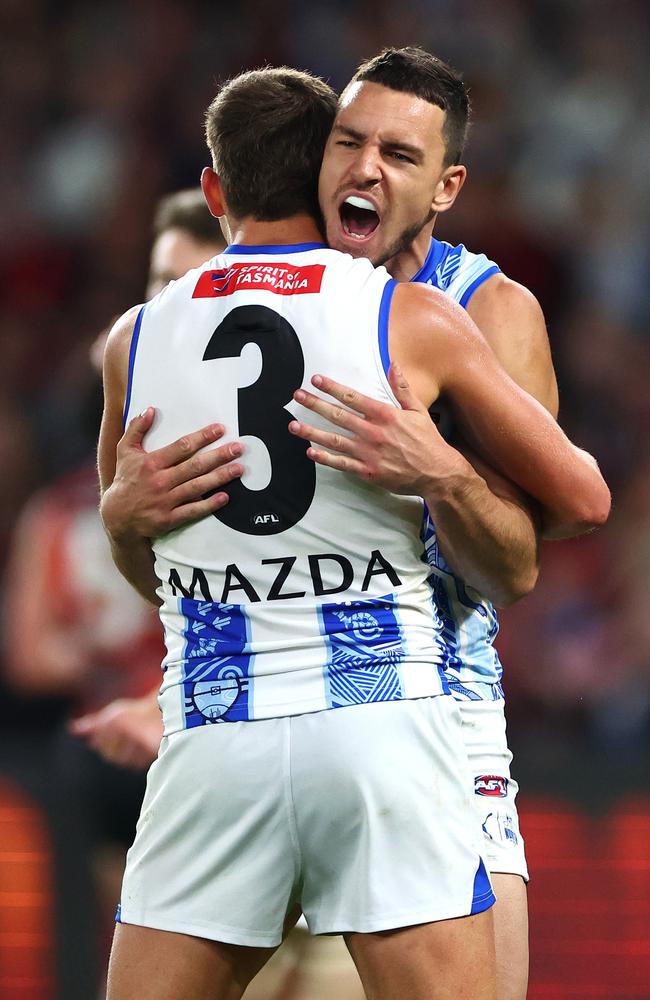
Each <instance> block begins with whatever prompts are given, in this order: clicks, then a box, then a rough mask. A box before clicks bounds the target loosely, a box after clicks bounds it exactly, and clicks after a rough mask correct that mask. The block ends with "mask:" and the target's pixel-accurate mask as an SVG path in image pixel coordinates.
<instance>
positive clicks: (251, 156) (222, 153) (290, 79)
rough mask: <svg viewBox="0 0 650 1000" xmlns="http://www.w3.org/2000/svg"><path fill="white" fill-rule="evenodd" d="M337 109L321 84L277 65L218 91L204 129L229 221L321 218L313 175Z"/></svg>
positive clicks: (328, 90) (329, 91) (331, 94)
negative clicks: (302, 215)
mask: <svg viewBox="0 0 650 1000" xmlns="http://www.w3.org/2000/svg"><path fill="white" fill-rule="evenodd" d="M336 106H337V96H336V94H335V93H334V91H333V90H332V89H331V87H329V86H328V85H327V84H326V83H325V82H324V81H323V80H321V79H319V78H318V77H315V76H311V74H309V73H302V72H299V71H298V70H295V69H288V68H287V67H284V66H283V67H281V68H273V69H271V68H266V69H256V70H251V71H250V72H248V73H242V74H241V75H240V76H236V77H234V79H232V80H229V81H228V83H226V84H225V85H224V86H223V87H222V88H221V90H220V91H219V93H218V94H217V96H216V97H215V99H214V100H213V102H212V104H211V105H210V107H209V108H208V110H207V113H206V125H205V131H206V137H207V140H208V146H209V147H210V152H211V153H212V160H213V163H214V169H215V170H216V172H217V174H218V175H219V179H220V180H221V184H222V187H223V191H224V195H225V198H226V201H227V203H228V208H229V209H230V211H231V212H232V213H233V215H234V216H235V217H237V218H244V217H246V216H252V217H254V218H256V219H259V220H260V221H264V222H273V221H276V220H278V219H285V218H289V217H290V216H292V215H297V214H299V213H302V212H307V213H309V214H310V215H311V216H312V217H313V218H315V219H317V220H318V219H320V210H319V208H318V174H319V171H320V165H321V160H322V158H323V152H324V150H325V143H326V142H327V137H328V136H329V133H330V131H331V128H332V124H333V122H334V117H335V115H336Z"/></svg>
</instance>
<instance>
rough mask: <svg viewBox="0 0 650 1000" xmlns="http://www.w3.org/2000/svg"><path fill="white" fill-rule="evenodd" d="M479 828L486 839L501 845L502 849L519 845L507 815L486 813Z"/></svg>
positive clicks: (512, 824)
mask: <svg viewBox="0 0 650 1000" xmlns="http://www.w3.org/2000/svg"><path fill="white" fill-rule="evenodd" d="M481 827H482V829H483V833H484V834H485V836H486V837H487V839H488V840H490V841H492V842H493V843H501V844H503V846H504V847H516V846H517V844H518V843H519V838H518V836H517V831H516V829H515V824H514V822H513V820H512V817H511V816H508V814H507V813H500V812H490V813H488V814H487V816H486V817H485V820H484V821H483V823H482V824H481Z"/></svg>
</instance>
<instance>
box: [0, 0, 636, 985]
mask: <svg viewBox="0 0 650 1000" xmlns="http://www.w3.org/2000/svg"><path fill="white" fill-rule="evenodd" d="M649 16H650V11H649V10H648V6H647V4H645V3H643V2H641V0H626V2H625V3H624V4H620V3H619V4H614V2H613V0H575V2H573V3H571V4H569V3H566V2H565V0H530V2H528V3H526V4H521V3H517V2H515V0H494V2H493V3H491V4H484V3H481V2H479V0H462V2H461V3H454V4H452V3H450V2H449V0H404V2H403V3H401V4H400V5H396V4H392V3H388V2H374V3H372V4H370V3H369V2H368V0H349V2H346V3H343V2H342V0H328V2H319V0H314V2H312V3H311V4H309V5H300V4H296V3H295V2H294V0H278V2H277V3H276V4H274V5H268V4H264V3H262V2H261V0H254V2H252V3H250V4H248V5H246V8H245V10H243V9H239V8H235V7H232V6H225V5H219V6H218V8H215V7H214V5H207V4H206V3H205V2H203V0H188V2H185V3H183V4H181V3H179V2H177V0H148V2H146V3H144V4H136V5H134V4H127V3H126V2H124V0H100V2H98V3H96V4H93V5H83V4H64V5H51V4H45V3H43V2H42V0H23V2H22V3H20V4H18V3H17V2H10V3H8V4H5V5H4V7H3V10H2V13H1V14H0V24H1V26H2V31H0V48H1V51H2V59H1V60H0V78H1V79H2V81H3V85H4V89H5V91H6V92H7V94H8V95H9V96H10V99H9V100H6V101H5V102H3V105H2V112H1V114H2V123H3V141H4V148H3V153H4V155H3V161H2V166H1V167H0V219H1V220H2V222H1V223H0V224H1V225H2V227H3V230H4V234H5V239H3V240H2V242H1V244H0V292H1V300H2V307H1V313H0V412H1V413H2V418H3V419H2V421H0V427H1V428H2V431H1V433H0V456H1V457H2V459H3V468H4V469H5V470H6V472H5V475H3V477H2V483H1V485H0V559H1V560H2V563H3V565H4V564H5V563H6V559H7V553H8V544H7V543H8V539H9V538H10V536H11V532H12V529H13V524H14V521H15V518H16V515H17V512H18V510H19V509H20V505H21V503H22V502H23V501H24V499H25V498H26V496H27V495H28V494H29V493H31V492H32V491H33V490H34V489H35V488H36V487H39V486H45V485H47V484H48V483H49V482H51V481H52V480H53V478H54V477H55V476H58V475H60V474H61V473H63V472H64V471H65V470H71V469H73V468H74V467H75V466H76V465H79V464H80V462H81V461H82V459H83V457H84V448H85V449H86V451H85V454H86V456H87V455H88V450H87V448H88V439H89V437H90V435H88V434H86V435H85V437H86V439H87V440H86V441H82V440H81V439H82V437H84V435H83V434H81V433H80V430H79V428H80V426H82V424H83V421H80V420H79V419H78V416H77V414H78V413H79V411H80V409H81V399H82V397H83V396H84V394H85V391H86V390H85V388H84V386H85V385H86V381H85V376H84V375H83V372H84V370H85V367H86V357H87V352H88V349H89V346H90V343H91V342H92V340H93V339H94V338H95V336H96V331H97V330H99V329H101V328H103V327H104V326H105V325H106V323H107V321H108V320H109V318H110V317H111V316H113V315H115V314H118V313H120V312H121V311H122V310H123V309H124V308H125V307H126V306H127V305H130V304H131V303H132V302H134V301H137V300H138V298H140V297H141V295H142V289H143V288H144V287H145V282H146V262H147V259H148V252H149V245H150V220H151V217H152V215H153V213H154V209H155V205H156V202H157V200H158V199H159V198H160V197H161V196H162V195H163V194H164V192H165V191H168V190H173V189H177V188H182V187H188V186H190V185H195V184H196V183H197V180H198V177H199V173H200V170H201V168H202V166H203V165H204V162H205V160H204V151H203V138H202V135H201V129H200V121H199V120H198V119H197V109H198V108H204V107H206V106H207V104H208V102H209V100H210V99H211V97H212V96H213V93H214V89H215V88H214V81H215V77H218V78H225V77H227V76H229V75H232V74H233V73H236V72H239V71H240V70H241V69H242V68H247V67H253V66H256V65H260V64H262V63H265V62H269V63H275V64H278V65H279V64H282V63H288V64H290V65H295V66H298V67H300V68H306V69H309V70H311V71H313V72H317V73H322V74H323V75H324V76H325V77H327V78H328V79H329V80H330V82H331V83H332V84H333V85H334V86H336V87H341V86H343V85H344V84H345V83H346V82H347V80H348V78H349V76H350V74H351V73H352V71H353V69H354V67H355V66H356V65H357V64H358V63H359V62H360V60H361V59H362V58H364V57H366V56H368V54H370V53H373V52H375V51H378V50H379V49H380V48H381V47H382V46H384V45H406V44H421V45H423V46H424V47H426V48H430V49H432V50H433V51H435V52H437V53H439V54H440V55H441V56H442V57H443V58H445V59H446V60H448V61H449V62H451V63H452V65H457V66H461V67H463V69H464V71H465V78H466V80H467V82H468V83H469V86H470V90H471V96H472V100H473V104H474V109H475V112H474V115H475V120H476V124H475V126H474V129H473V132H472V135H471V139H470V144H469V150H468V166H469V169H470V178H471V182H470V183H469V184H468V185H467V186H466V188H465V190H464V192H463V197H462V199H460V200H459V201H458V203H457V205H456V206H455V208H454V211H453V212H452V213H450V214H449V215H448V216H447V217H446V218H444V219H441V220H440V225H439V228H438V231H437V236H438V238H439V239H445V240H448V241H449V242H450V243H452V244H456V243H458V242H460V241H462V242H463V243H464V244H465V245H466V246H467V247H468V248H469V249H470V250H474V251H477V252H479V251H480V252H484V253H486V254H487V255H488V256H489V257H490V258H491V259H493V260H496V261H498V263H499V265H500V266H501V267H502V268H503V270H504V271H505V272H506V273H508V274H509V275H510V276H511V277H512V278H513V279H515V280H518V281H521V282H522V283H523V284H525V285H527V286H528V287H529V288H531V290H532V291H533V292H534V293H535V295H536V296H537V298H538V299H539V300H540V302H541V304H542V307H543V309H544V313H545V315H546V317H547V320H548V326H549V332H550V336H551V341H552V347H553V354H554V361H555V365H556V369H557V371H558V377H559V383H560V419H561V422H562V424H563V426H565V427H566V429H567V432H568V433H569V434H570V435H571V437H572V439H573V440H575V441H576V442H577V443H578V444H581V445H583V446H584V447H586V448H587V449H588V450H590V451H591V452H593V454H595V455H596V456H597V458H598V460H599V462H600V464H601V467H602V469H603V473H604V475H605V476H606V478H607V480H608V482H609V483H610V484H611V486H612V491H613V494H614V501H615V505H614V513H613V516H612V518H611V521H610V523H609V524H608V526H607V527H606V528H605V529H604V530H603V531H601V532H598V533H597V534H596V535H594V536H593V538H591V539H587V540H581V541H579V542H578V543H572V542H562V543H553V544H552V545H546V546H545V547H544V552H543V559H542V569H541V574H540V584H539V586H538V588H537V590H536V591H535V592H534V593H533V594H532V595H531V596H530V597H528V598H526V599H524V601H522V602H521V603H520V604H519V605H518V606H516V607H514V608H512V609H510V610H509V611H507V612H506V613H504V614H503V615H502V630H501V635H500V637H499V639H498V640H497V642H498V644H499V651H500V655H501V659H502V660H503V662H504V663H506V681H505V684H506V694H507V698H508V705H509V710H508V725H509V731H510V740H511V744H512V749H513V751H514V754H515V760H516V761H517V767H516V772H515V777H516V778H517V780H518V781H519V782H520V784H521V786H522V788H523V789H524V792H522V793H521V796H520V814H521V823H522V830H523V834H524V836H525V838H526V842H527V850H528V855H529V864H530V868H531V871H532V880H531V884H530V890H529V902H530V921H531V981H530V989H529V997H530V998H531V1000H541V998H542V997H553V1000H564V998H565V997H566V998H567V1000H568V998H571V1000H573V998H574V997H575V996H580V997H583V998H585V1000H589V998H592V997H593V998H596V997H598V998H607V1000H634V998H640V997H645V996H646V995H647V983H648V981H649V980H650V968H649V966H650V958H649V956H650V944H649V939H648V931H647V926H648V923H649V920H648V918H649V917H650V913H649V911H648V899H649V898H650V857H649V855H648V850H649V848H648V845H649V844H650V801H649V799H650V796H649V794H648V773H649V764H650V636H649V635H648V615H647V613H646V611H645V607H646V602H645V594H646V593H647V591H648V581H649V577H650V571H649V567H650V545H649V543H648V539H649V537H650V534H649V527H648V509H649V508H648V491H649V487H648V481H649V479H650V448H649V447H648V445H649V439H650V419H649V412H648V409H649V405H650V402H649V395H648V391H647V386H648V375H649V373H650V301H649V297H648V287H649V281H648V278H649V276H650V249H649V248H650V240H649V239H648V232H649V230H650V198H649V197H648V179H647V168H646V164H647V159H648V146H649V142H650V140H649V138H648V137H649V136H650V129H648V127H647V126H648V109H647V101H646V100H645V94H646V93H647V89H648V74H649V67H648V60H647V47H648V38H649V25H648V19H649ZM7 590H8V585H7V583H6V582H5V593H6V592H7ZM540 627H544V628H545V629H546V631H545V632H544V633H543V634H544V635H545V636H546V637H547V638H546V639H545V641H544V643H542V642H541V641H540V638H539V636H540V634H542V633H541V632H540V631H539V629H540ZM6 646H7V643H6V641H5V649H6ZM152 686H153V684H152ZM69 714H70V704H69V702H67V701H66V699H65V698H57V697H53V696H52V697H48V698H45V697H42V696H39V697H36V696H32V697H30V698H29V699H25V698H19V697H17V695H16V694H15V692H13V693H12V692H11V691H8V690H7V689H6V682H5V690H4V691H3V698H2V699H1V700H0V723H1V725H0V774H1V776H2V778H1V781H0V796H2V798H0V806H2V808H3V809H4V812H3V813H2V815H3V816H5V817H6V821H5V828H6V829H7V830H8V829H9V825H8V824H9V821H10V820H11V823H12V824H14V825H15V829H16V831H18V833H19V834H20V837H21V838H22V840H20V841H17V843H18V842H21V843H29V844H33V845H34V846H33V847H32V848H30V852H31V853H30V857H33V858H34V859H35V860H34V861H33V863H32V862H29V861H28V860H27V859H26V858H25V857H23V858H22V860H21V861H18V860H12V859H14V858H16V857H17V854H16V851H17V848H16V851H14V852H13V853H12V851H11V850H10V848H9V847H7V849H6V855H5V854H3V853H2V848H1V847H0V890H4V891H6V892H9V890H13V889H15V888H16V886H26V885H27V884H29V885H33V886H34V889H33V890H30V892H32V895H31V896H30V897H29V899H30V900H31V903H30V905H29V906H28V905H27V898H26V896H25V894H23V895H20V896H18V895H15V896H12V905H11V908H9V906H8V905H7V906H6V907H5V908H4V909H3V904H2V902H1V900H2V899H4V898H5V897H4V896H0V926H1V927H2V928H3V929H4V928H6V929H12V931H16V933H18V932H20V933H23V932H24V936H23V937H20V936H19V937H16V936H15V934H14V935H13V936H12V937H11V938H8V937H2V936H0V997H1V998H2V1000H5V997H7V998H11V1000H16V998H18V1000H53V998H54V997H57V996H58V997H61V998H64V1000H73V998H75V996H80V997H83V1000H87V998H88V997H89V996H92V992H91V991H90V989H88V990H87V991H86V992H85V993H84V992H79V990H80V988H81V986H80V984H81V983H82V981H83V976H84V975H85V972H84V963H85V962H86V955H87V953H88V951H89V949H91V948H92V946H93V944H92V940H93V939H92V934H91V929H90V928H89V927H86V925H85V923H84V913H83V909H82V907H81V906H79V904H78V903H77V902H76V896H77V895H78V894H76V893H74V892H72V891H71V889H70V885H69V884H68V885H66V882H65V881H64V880H61V879H59V878H58V876H57V875H56V870H57V869H56V866H55V868H54V869H52V868H48V865H50V864H51V860H52V856H54V857H55V859H58V858H59V856H60V854H61V853H64V848H65V844H66V843H67V844H69V845H72V844H74V843H75V840H74V836H75V835H74V830H73V825H72V824H71V823H70V822H69V820H70V816H69V815H68V814H67V813H66V810H65V808H62V802H61V797H60V795H57V794H55V791H54V782H53V779H51V776H52V771H53V765H52V760H51V756H52V755H51V743H50V742H49V740H50V737H49V735H48V734H49V733H50V732H51V731H52V730H53V729H54V728H56V730H57V733H58V732H59V731H60V724H61V720H62V719H63V718H65V717H67V716H69ZM43 809H45V810H46V812H47V818H48V823H47V824H46V825H45V826H43V824H42V816H41V812H42V810H43ZM13 828H14V827H13V826H12V829H13ZM3 842H4V843H7V844H8V843H9V840H8V839H7V838H6V837H3V838H0V843H3ZM12 842H13V841H12ZM75 858H76V868H77V874H79V870H80V869H81V868H82V867H83V853H82V852H81V850H77V851H76V854H75ZM30 865H32V867H30ZM48 871H49V872H50V875H49V876H47V872H48ZM67 871H68V872H71V867H70V866H69V867H68V869H67ZM18 872H20V876H19V875H18V874H17V873H18ZM30 872H31V874H29V873H30ZM595 872H597V873H598V875H597V878H596V877H594V873H595ZM19 877H20V879H28V878H29V879H32V881H31V882H29V883H27V882H24V881H16V880H17V879H18V878H19ZM48 885H49V888H48ZM36 887H39V891H40V896H39V897H38V899H39V900H40V902H39V906H40V907H41V909H40V910H38V907H37V906H36V895H35V894H36ZM23 898H24V899H25V901H24V905H23V903H21V900H23ZM19 904H20V905H19ZM37 910H38V912H39V913H42V923H41V924H35V923H30V921H31V920H32V914H35V913H36V912H37ZM39 919H41V918H39ZM29 928H34V930H33V933H32V932H30V934H31V936H30V935H27V929H29ZM52 942H54V945H53V944H52ZM55 946H56V947H55ZM48 949H49V950H48ZM54 952H56V956H54V957H55V958H56V961H54V958H53V954H54ZM294 986H295V990H297V991H298V992H295V994H294V995H296V996H300V995H301V994H300V989H301V987H300V984H299V981H298V979H297V978H296V979H295V980H294ZM3 990H4V994H3ZM75 990H77V993H76V995H75ZM30 991H31V992H30ZM269 995H270V996H272V995H273V994H271V993H270V994H269Z"/></svg>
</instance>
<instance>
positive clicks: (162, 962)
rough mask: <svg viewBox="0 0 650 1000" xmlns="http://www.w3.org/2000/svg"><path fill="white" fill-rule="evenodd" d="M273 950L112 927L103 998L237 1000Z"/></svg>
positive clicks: (161, 932) (147, 929)
mask: <svg viewBox="0 0 650 1000" xmlns="http://www.w3.org/2000/svg"><path fill="white" fill-rule="evenodd" d="M273 951H274V949H272V948H244V947H241V946H238V945H229V944H223V943H221V942H219V941H208V940H206V939H204V938H198V937H190V936H189V935H188V934H176V933H172V932H170V931H160V930H155V929H153V928H151V927H138V926H136V925H134V924H118V925H117V926H116V928H115V938H114V940H113V949H112V951H111V959H110V963H109V967H108V988H107V995H106V1000H239V997H241V996H242V994H243V992H244V990H245V989H246V986H247V985H248V983H249V982H250V980H251V979H252V978H253V976H254V975H255V974H256V973H257V972H258V971H259V969H261V968H262V966H263V965H264V964H265V963H266V962H267V961H268V959H269V958H270V957H271V955H272V954H273Z"/></svg>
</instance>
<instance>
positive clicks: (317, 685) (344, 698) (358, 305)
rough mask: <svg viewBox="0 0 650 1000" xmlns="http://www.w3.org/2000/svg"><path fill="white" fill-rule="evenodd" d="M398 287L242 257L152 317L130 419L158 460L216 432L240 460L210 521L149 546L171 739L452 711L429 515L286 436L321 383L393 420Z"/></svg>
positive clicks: (305, 248)
mask: <svg viewBox="0 0 650 1000" xmlns="http://www.w3.org/2000/svg"><path fill="white" fill-rule="evenodd" d="M394 287H395V282H394V281H392V279H391V278H390V277H389V275H388V273H387V272H386V271H385V270H384V269H383V268H379V269H377V270H375V269H374V268H373V267H372V265H371V264H370V263H369V262H368V261H366V260H353V259H352V258H351V257H349V256H347V255H344V254H341V253H337V252H336V251H333V250H329V249H327V248H325V247H322V246H320V245H314V244H305V245H301V246H292V247H280V246H271V247H245V246H242V247H229V248H228V249H227V250H226V251H225V252H224V253H223V254H221V255H219V256H217V257H215V258H213V259H212V260H211V261H209V262H208V264H207V265H205V266H204V268H202V269H198V270H194V271H190V272H188V274H187V275H185V276H184V277H183V278H181V279H180V280H179V281H176V282H172V283H171V284H170V285H168V286H167V287H166V288H165V289H164V290H163V291H162V292H161V293H160V294H159V295H158V296H157V297H156V298H154V299H153V300H152V301H151V302H150V303H148V304H147V305H146V306H144V307H143V308H142V310H141V312H140V314H139V317H138V320H137V322H136V328H135V330H134V334H133V338H132V345H131V357H130V363H129V387H128V392H127V402H126V406H125V419H128V418H129V417H130V416H131V415H133V414H134V413H137V412H140V411H141V410H142V409H144V407H146V406H148V405H153V406H155V407H156V410H157V413H156V420H155V423H154V426H153V428H152V430H151V432H150V433H149V435H148V436H147V442H146V444H147V447H148V448H151V449H156V448H159V447H161V446H163V445H165V444H168V443H170V442H171V441H173V440H175V439H176V438H178V437H179V436H181V435H182V434H185V433H189V432H191V431H192V430H195V429H196V428H197V427H200V426H202V425H204V424H207V423H210V422H220V423H223V424H224V426H225V428H226V434H225V436H224V438H223V439H222V440H220V441H219V442H218V444H219V445H221V444H223V443H226V442H227V441H228V440H233V439H239V440H241V441H242V442H243V443H244V446H245V449H246V450H245V454H244V456H243V462H244V464H245V468H246V473H245V475H244V477H243V480H242V481H241V482H240V481H236V482H234V483H233V484H231V485H230V486H229V487H227V488H226V492H228V493H229V495H230V502H229V504H227V505H226V507H224V508H223V510H221V511H218V512H217V513H216V514H215V515H214V516H209V517H207V518H204V519H203V520H201V521H199V522H197V523H195V524H192V525H189V526H186V527H183V528H181V529H179V530H176V531H173V532H171V533H170V534H168V535H164V536H162V537H160V538H157V539H154V541H153V550H154V554H155V567H156V573H157V575H158V578H159V579H160V580H161V586H160V588H159V590H158V594H159V596H160V598H161V600H162V602H163V603H162V608H161V619H162V622H163V626H164V631H165V641H166V645H167V655H166V656H165V659H164V661H163V670H164V677H163V684H162V688H161V693H160V704H161V708H162V711H163V719H164V724H165V732H166V733H167V734H169V733H172V732H175V731H178V730H181V729H186V728H192V727H195V726H202V725H206V724H209V723H215V722H222V721H235V720H249V719H259V718H268V717H272V716H287V715H294V714H299V713H303V712H313V711H320V710H323V709H332V708H338V707H342V706H346V705H354V704H360V703H365V702H373V701H386V700H398V699H404V698H418V697H425V696H431V695H439V694H446V693H448V687H447V682H446V679H445V676H444V671H443V664H444V661H445V659H446V654H445V644H444V642H443V640H442V638H441V633H442V623H441V622H440V620H439V618H438V616H437V613H436V611H435V606H434V603H433V601H432V591H431V585H430V583H429V580H428V577H429V574H430V568H429V566H428V565H427V561H426V555H425V551H424V545H423V540H422V536H421V532H420V528H421V524H422V518H423V507H424V505H423V502H422V500H420V499H419V498H417V497H403V496H396V495H393V494H391V493H387V492H385V491H383V490H381V489H379V488H378V487H375V486H372V485H369V484H366V483H363V482H361V481H360V480H359V479H357V478H356V477H354V476H352V475H347V474H344V473H341V472H338V471H336V470H331V469H327V468H325V467H322V466H317V465H316V464H315V463H313V462H312V461H311V460H310V459H309V458H308V457H307V456H306V449H307V447H308V443H307V442H304V441H302V440H301V439H299V438H297V437H295V436H293V435H291V434H290V433H289V431H288V429H287V425H288V423H289V421H290V420H291V418H292V415H293V416H295V417H296V418H297V419H300V420H304V421H305V422H309V423H311V424H319V425H321V426H324V427H325V426H329V428H330V429H331V425H327V424H325V422H324V421H322V420H321V419H320V418H319V417H318V416H317V415H316V414H313V413H312V412H311V411H308V410H306V409H305V408H304V407H301V406H300V405H298V404H297V403H295V402H294V401H293V399H292V395H293V392H294V390H295V389H296V388H298V387H299V386H301V385H304V386H306V387H310V380H311V377H312V375H313V374H315V373H316V372H322V373H323V374H327V375H330V376H331V377H333V378H336V379H337V380H338V381H340V382H343V383H346V384H348V385H354V386H355V388H357V389H359V390H360V391H361V392H363V393H364V394H366V395H369V396H372V397H374V398H376V399H379V400H382V401H384V402H389V403H391V404H392V405H397V403H396V401H395V399H394V396H393V394H392V392H391V390H390V386H389V385H388V382H387V379H386V375H385V367H384V366H385V362H386V358H387V355H388V347H387V342H388V332H387V328H388V313H389V310H390V299H391V296H392V292H393V289H394Z"/></svg>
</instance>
